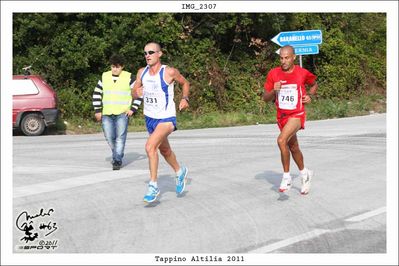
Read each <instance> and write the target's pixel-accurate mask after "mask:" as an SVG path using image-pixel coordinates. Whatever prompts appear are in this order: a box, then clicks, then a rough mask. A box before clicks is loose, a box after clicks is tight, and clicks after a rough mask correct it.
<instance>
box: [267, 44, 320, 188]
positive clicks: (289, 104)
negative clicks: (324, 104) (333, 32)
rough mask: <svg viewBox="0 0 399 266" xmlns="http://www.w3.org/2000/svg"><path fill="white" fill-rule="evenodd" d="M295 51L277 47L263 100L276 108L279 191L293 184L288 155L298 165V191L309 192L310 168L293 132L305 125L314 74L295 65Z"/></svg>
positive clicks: (314, 78)
mask: <svg viewBox="0 0 399 266" xmlns="http://www.w3.org/2000/svg"><path fill="white" fill-rule="evenodd" d="M295 57H296V56H295V51H294V48H293V47H292V46H289V45H287V46H284V47H282V48H281V49H280V63H281V65H280V67H276V68H274V69H272V70H270V71H269V73H268V74H267V78H266V82H265V85H264V87H265V92H264V94H263V100H264V101H266V102H267V101H271V100H274V102H275V104H276V107H277V124H278V126H279V128H280V135H279V136H278V138H277V143H278V146H279V148H280V152H281V162H282V164H283V170H284V174H283V178H282V181H281V184H280V192H285V191H287V190H289V189H290V188H291V186H292V179H291V175H290V154H292V158H293V159H294V161H295V163H296V164H297V166H298V168H299V171H300V173H301V178H302V188H301V194H304V195H305V194H308V193H309V189H310V182H311V179H312V177H313V171H312V170H309V169H307V168H306V167H305V165H304V161H303V155H302V152H301V150H300V149H299V143H298V138H297V135H296V132H297V131H298V130H300V129H304V128H305V120H306V112H305V106H304V105H305V104H308V103H310V102H311V100H312V99H311V97H310V96H309V95H308V94H307V92H306V86H310V88H309V94H311V95H316V91H317V83H316V76H315V75H313V74H312V73H310V72H309V71H308V70H306V69H304V68H301V67H300V66H298V65H294V61H295Z"/></svg>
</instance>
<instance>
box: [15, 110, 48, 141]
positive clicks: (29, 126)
mask: <svg viewBox="0 0 399 266" xmlns="http://www.w3.org/2000/svg"><path fill="white" fill-rule="evenodd" d="M45 128H46V125H45V124H44V120H43V118H42V116H41V115H39V114H28V115H26V116H25V117H24V118H23V119H22V122H21V131H22V133H24V134H25V135H26V136H39V135H41V134H42V133H43V131H44V129H45Z"/></svg>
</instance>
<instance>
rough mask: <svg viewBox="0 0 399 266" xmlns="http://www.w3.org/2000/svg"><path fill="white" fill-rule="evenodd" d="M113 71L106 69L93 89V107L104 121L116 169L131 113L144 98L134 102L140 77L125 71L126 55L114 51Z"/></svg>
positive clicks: (119, 162) (122, 150)
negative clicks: (136, 84) (132, 92)
mask: <svg viewBox="0 0 399 266" xmlns="http://www.w3.org/2000/svg"><path fill="white" fill-rule="evenodd" d="M109 62H110V64H111V71H107V72H104V73H103V74H102V78H101V80H99V81H98V83H97V86H96V87H95V89H94V92H93V107H94V111H95V117H96V120H97V121H101V123H102V128H103V132H104V136H105V139H106V140H107V142H108V144H109V146H110V148H111V150H112V169H113V170H119V169H120V168H121V166H122V159H123V156H124V150H125V142H126V135H127V128H128V122H129V117H130V116H132V115H133V114H134V113H135V112H136V111H137V109H138V107H139V106H140V104H141V102H142V99H136V100H134V101H133V102H132V96H131V89H132V88H133V86H134V81H135V79H136V77H135V76H134V75H133V76H132V74H131V73H129V72H127V71H124V70H123V68H124V58H123V57H122V56H120V55H117V54H114V55H112V56H111V58H110V60H109Z"/></svg>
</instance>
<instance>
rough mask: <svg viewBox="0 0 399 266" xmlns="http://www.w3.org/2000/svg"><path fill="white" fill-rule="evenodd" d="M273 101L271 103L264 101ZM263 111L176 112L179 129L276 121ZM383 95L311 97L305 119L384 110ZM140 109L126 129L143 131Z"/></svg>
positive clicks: (93, 127)
mask: <svg viewBox="0 0 399 266" xmlns="http://www.w3.org/2000/svg"><path fill="white" fill-rule="evenodd" d="M267 104H268V105H273V104H272V103H267ZM264 110H272V111H266V112H265V113H262V114H257V113H248V112H239V111H237V112H208V113H204V114H196V113H192V112H181V113H178V114H177V123H178V128H179V129H195V128H212V127H230V126H243V125H256V124H270V123H275V117H276V111H275V108H274V107H273V108H265V109H264ZM385 112H386V97H385V95H382V94H372V95H362V96H358V97H356V98H353V99H350V100H342V99H320V98H319V99H314V100H313V101H312V103H311V104H309V105H307V106H306V113H307V120H320V119H329V118H341V117H350V116H359V115H367V114H370V113H385ZM145 130H146V128H145V123H144V118H143V114H142V112H139V114H137V115H136V116H134V117H133V118H131V119H130V121H129V132H139V131H145ZM99 132H102V131H101V124H100V123H97V122H95V121H94V115H93V119H83V118H73V119H59V121H58V122H57V125H56V127H55V128H53V129H50V130H49V132H48V134H68V135H70V134H90V133H99Z"/></svg>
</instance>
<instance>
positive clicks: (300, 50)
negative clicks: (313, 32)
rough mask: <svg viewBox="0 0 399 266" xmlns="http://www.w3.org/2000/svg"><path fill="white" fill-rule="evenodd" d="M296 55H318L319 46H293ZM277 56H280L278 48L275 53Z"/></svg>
mask: <svg viewBox="0 0 399 266" xmlns="http://www.w3.org/2000/svg"><path fill="white" fill-rule="evenodd" d="M293 47H294V50H295V54H296V55H307V54H318V53H319V46H318V45H317V44H315V45H303V46H293ZM276 53H277V54H280V48H279V49H278V50H277V51H276Z"/></svg>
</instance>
